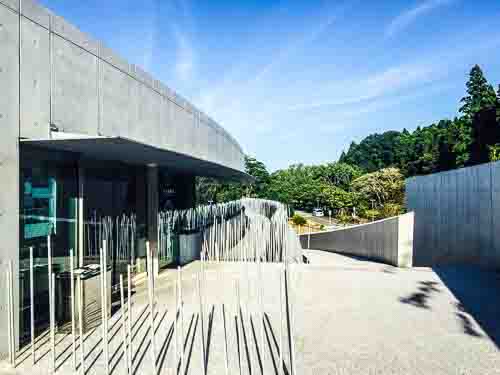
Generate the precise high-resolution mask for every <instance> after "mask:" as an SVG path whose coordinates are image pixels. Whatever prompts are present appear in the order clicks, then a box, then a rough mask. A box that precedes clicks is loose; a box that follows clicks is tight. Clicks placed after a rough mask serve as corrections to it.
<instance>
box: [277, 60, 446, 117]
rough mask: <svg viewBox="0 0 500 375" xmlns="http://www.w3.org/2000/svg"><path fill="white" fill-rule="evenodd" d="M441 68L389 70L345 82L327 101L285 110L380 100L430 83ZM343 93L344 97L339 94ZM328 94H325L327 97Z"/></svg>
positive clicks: (415, 66)
mask: <svg viewBox="0 0 500 375" xmlns="http://www.w3.org/2000/svg"><path fill="white" fill-rule="evenodd" d="M439 70H440V69H439V67H438V66H433V65H431V64H425V63H422V64H406V65H398V66H394V67H390V68H387V69H385V70H383V71H381V72H378V73H375V74H373V75H370V76H368V77H366V78H364V79H361V80H357V81H345V82H342V83H341V84H340V85H337V86H336V87H335V88H334V89H333V90H332V91H335V92H334V93H333V94H331V96H330V99H328V100H324V99H323V100H322V99H319V100H314V101H312V102H309V103H300V104H297V105H292V106H289V107H287V108H286V110H288V111H304V110H314V109H319V108H322V107H337V106H349V105H354V104H358V103H361V102H365V101H370V100H373V99H377V98H380V97H383V96H386V95H389V94H393V93H396V92H398V91H399V90H402V89H405V88H408V87H411V86H414V85H418V84H422V83H428V82H429V81H431V80H432V79H433V78H434V77H435V76H436V74H437V73H438V72H439ZM338 91H341V92H342V96H339V95H338V94H337V93H336V92H338ZM327 95H328V93H325V92H322V93H321V96H323V97H325V96H327Z"/></svg>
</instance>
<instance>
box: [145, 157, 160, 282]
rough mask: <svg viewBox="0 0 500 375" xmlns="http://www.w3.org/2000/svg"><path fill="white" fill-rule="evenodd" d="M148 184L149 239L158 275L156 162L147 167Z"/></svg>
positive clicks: (154, 270) (155, 272)
mask: <svg viewBox="0 0 500 375" xmlns="http://www.w3.org/2000/svg"><path fill="white" fill-rule="evenodd" d="M147 186H148V200H147V202H148V205H147V218H148V231H147V239H148V241H149V246H150V249H151V252H152V258H151V259H152V260H153V272H154V274H155V275H158V272H159V259H158V167H157V166H156V164H150V165H148V168H147Z"/></svg>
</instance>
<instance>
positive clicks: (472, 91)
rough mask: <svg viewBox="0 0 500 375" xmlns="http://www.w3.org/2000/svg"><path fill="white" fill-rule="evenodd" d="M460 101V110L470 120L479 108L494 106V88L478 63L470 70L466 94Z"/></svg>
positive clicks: (495, 97) (495, 102)
mask: <svg viewBox="0 0 500 375" xmlns="http://www.w3.org/2000/svg"><path fill="white" fill-rule="evenodd" d="M461 103H462V107H461V108H460V112H462V113H463V114H464V115H465V116H466V117H467V119H468V120H472V118H473V117H474V115H475V114H476V113H477V112H479V111H480V110H482V109H485V108H491V107H495V106H496V104H497V95H496V92H495V89H494V88H493V86H491V85H490V84H488V81H487V80H486V78H485V77H484V74H483V71H482V70H481V68H480V67H479V65H474V67H473V68H472V69H471V71H470V74H469V81H468V82H467V96H465V97H464V98H462V100H461Z"/></svg>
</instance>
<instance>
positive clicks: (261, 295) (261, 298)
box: [258, 259, 266, 375]
mask: <svg viewBox="0 0 500 375" xmlns="http://www.w3.org/2000/svg"><path fill="white" fill-rule="evenodd" d="M258 267H259V280H258V288H259V304H260V348H261V349H260V350H261V363H262V375H264V363H265V362H266V361H265V350H264V287H263V281H262V262H261V260H260V259H259V262H258Z"/></svg>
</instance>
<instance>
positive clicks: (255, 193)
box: [245, 156, 271, 198]
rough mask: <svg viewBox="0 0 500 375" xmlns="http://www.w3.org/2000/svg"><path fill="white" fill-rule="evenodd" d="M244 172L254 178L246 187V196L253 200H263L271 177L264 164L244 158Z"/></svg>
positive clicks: (253, 159)
mask: <svg viewBox="0 0 500 375" xmlns="http://www.w3.org/2000/svg"><path fill="white" fill-rule="evenodd" d="M245 171H246V172H247V173H248V174H249V175H250V176H253V177H254V178H255V181H254V182H253V183H251V184H250V185H248V189H247V195H248V196H251V197H255V198H265V197H266V196H267V190H268V188H269V183H270V180H271V177H270V175H269V172H268V171H267V168H266V166H265V165H264V163H262V162H261V161H258V160H257V159H255V158H252V157H249V156H245Z"/></svg>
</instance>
